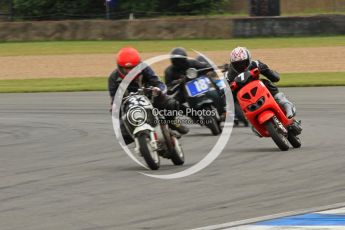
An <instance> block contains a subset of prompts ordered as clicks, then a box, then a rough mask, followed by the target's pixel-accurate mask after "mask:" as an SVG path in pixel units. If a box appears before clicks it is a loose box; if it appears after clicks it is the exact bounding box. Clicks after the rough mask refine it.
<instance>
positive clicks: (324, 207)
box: [191, 202, 345, 230]
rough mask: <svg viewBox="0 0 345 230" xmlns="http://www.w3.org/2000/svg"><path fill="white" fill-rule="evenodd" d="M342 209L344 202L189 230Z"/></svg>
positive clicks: (223, 227)
mask: <svg viewBox="0 0 345 230" xmlns="http://www.w3.org/2000/svg"><path fill="white" fill-rule="evenodd" d="M343 207H345V202H343V203H336V204H332V205H326V206H319V207H314V208H308V209H301V210H297V211H291V212H284V213H278V214H273V215H267V216H262V217H255V218H251V219H245V220H239V221H232V222H227V223H223V224H216V225H209V226H205V227H200V228H194V229H191V230H220V229H226V228H231V227H237V226H240V225H246V224H252V223H256V222H260V221H265V220H272V219H277V218H281V217H286V216H295V215H300V214H306V213H312V212H320V211H325V210H329V209H336V208H343Z"/></svg>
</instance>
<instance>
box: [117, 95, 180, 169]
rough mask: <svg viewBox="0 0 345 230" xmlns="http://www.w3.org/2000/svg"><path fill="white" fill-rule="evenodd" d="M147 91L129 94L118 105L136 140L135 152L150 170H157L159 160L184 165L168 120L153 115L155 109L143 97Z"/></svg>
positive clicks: (125, 123)
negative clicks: (167, 160) (164, 159)
mask: <svg viewBox="0 0 345 230" xmlns="http://www.w3.org/2000/svg"><path fill="white" fill-rule="evenodd" d="M150 91H151V89H147V88H141V89H139V90H138V92H136V93H130V94H129V95H128V96H127V97H124V99H123V103H122V105H121V114H122V115H121V119H122V120H123V123H124V125H125V128H126V131H127V132H128V134H130V136H132V138H133V139H134V141H135V152H136V153H137V154H139V155H140V156H142V157H143V158H144V160H145V162H146V164H147V165H148V166H149V168H150V169H152V170H157V169H158V168H159V167H160V157H164V158H167V159H171V161H172V162H173V164H174V165H183V164H184V152H183V149H182V146H181V144H180V143H179V141H178V138H177V135H176V134H175V133H174V132H172V131H171V130H170V128H169V126H168V124H167V120H165V118H164V117H163V116H161V115H160V114H159V113H158V114H157V113H155V112H154V110H155V108H154V107H153V105H152V102H151V100H150V99H149V97H148V96H146V94H147V92H150ZM151 98H152V99H153V98H154V97H153V96H152V97H151Z"/></svg>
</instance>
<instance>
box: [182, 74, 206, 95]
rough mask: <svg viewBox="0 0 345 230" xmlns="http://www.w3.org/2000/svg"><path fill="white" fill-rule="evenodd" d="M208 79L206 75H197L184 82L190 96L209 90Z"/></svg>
mask: <svg viewBox="0 0 345 230" xmlns="http://www.w3.org/2000/svg"><path fill="white" fill-rule="evenodd" d="M209 84H210V79H208V78H207V77H198V78H197V79H195V80H192V81H189V82H187V83H186V90H187V92H188V95H189V96H190V97H195V96H197V95H199V94H203V93H205V92H207V91H209V90H210V86H209Z"/></svg>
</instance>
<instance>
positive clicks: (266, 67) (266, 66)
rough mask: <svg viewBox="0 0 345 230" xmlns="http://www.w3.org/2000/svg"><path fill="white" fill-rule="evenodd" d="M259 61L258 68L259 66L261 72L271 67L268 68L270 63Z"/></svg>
mask: <svg viewBox="0 0 345 230" xmlns="http://www.w3.org/2000/svg"><path fill="white" fill-rule="evenodd" d="M258 63H259V65H258V68H259V70H260V72H263V71H265V70H268V69H269V68H268V65H266V64H264V63H262V62H261V61H258Z"/></svg>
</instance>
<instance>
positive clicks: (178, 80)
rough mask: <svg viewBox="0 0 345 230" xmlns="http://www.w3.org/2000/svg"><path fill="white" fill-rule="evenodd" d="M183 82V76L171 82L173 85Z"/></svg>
mask: <svg viewBox="0 0 345 230" xmlns="http://www.w3.org/2000/svg"><path fill="white" fill-rule="evenodd" d="M182 82H183V78H180V79H177V80H173V81H172V82H171V84H172V85H178V84H181V83H182Z"/></svg>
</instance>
